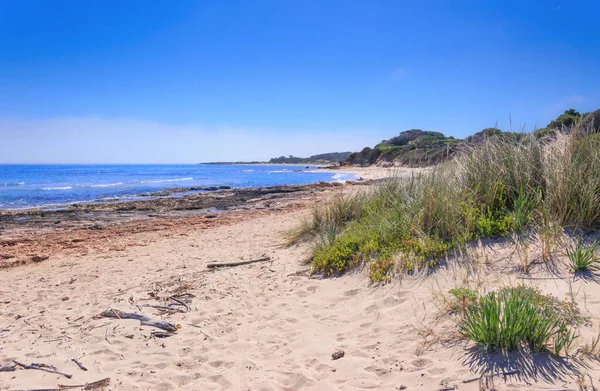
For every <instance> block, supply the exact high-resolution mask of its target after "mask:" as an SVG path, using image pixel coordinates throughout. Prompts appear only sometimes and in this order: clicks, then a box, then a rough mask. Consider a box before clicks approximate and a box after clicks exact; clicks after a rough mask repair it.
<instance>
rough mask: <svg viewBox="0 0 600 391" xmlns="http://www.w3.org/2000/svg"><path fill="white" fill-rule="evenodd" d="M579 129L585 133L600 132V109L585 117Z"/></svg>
mask: <svg viewBox="0 0 600 391" xmlns="http://www.w3.org/2000/svg"><path fill="white" fill-rule="evenodd" d="M577 129H578V130H581V131H583V132H584V133H585V134H592V133H600V109H599V110H596V111H592V112H591V113H589V114H588V115H586V116H585V117H583V119H582V120H581V122H580V123H579V125H577Z"/></svg>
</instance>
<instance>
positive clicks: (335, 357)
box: [331, 350, 346, 360]
mask: <svg viewBox="0 0 600 391" xmlns="http://www.w3.org/2000/svg"><path fill="white" fill-rule="evenodd" d="M344 355H346V353H345V352H344V351H343V350H338V351H337V352H335V353H333V354H332V355H331V359H332V360H339V359H340V358H342V357H344Z"/></svg>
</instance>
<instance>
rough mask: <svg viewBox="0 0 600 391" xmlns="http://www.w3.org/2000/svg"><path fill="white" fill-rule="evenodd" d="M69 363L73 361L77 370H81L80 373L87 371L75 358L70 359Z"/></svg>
mask: <svg viewBox="0 0 600 391" xmlns="http://www.w3.org/2000/svg"><path fill="white" fill-rule="evenodd" d="M71 361H73V362H74V363H75V364H77V366H78V367H79V368H81V370H82V371H87V370H88V369H87V368H86V367H85V366H84V365H83V364H82V363H81V361H79V360H78V359H76V358H72V359H71Z"/></svg>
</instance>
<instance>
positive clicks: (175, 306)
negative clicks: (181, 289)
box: [138, 293, 195, 315]
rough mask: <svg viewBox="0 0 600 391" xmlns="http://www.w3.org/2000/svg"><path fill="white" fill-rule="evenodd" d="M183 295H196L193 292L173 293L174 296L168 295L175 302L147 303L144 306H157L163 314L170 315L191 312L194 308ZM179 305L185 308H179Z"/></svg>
mask: <svg viewBox="0 0 600 391" xmlns="http://www.w3.org/2000/svg"><path fill="white" fill-rule="evenodd" d="M182 297H195V296H194V295H192V294H191V293H180V294H177V295H172V296H169V297H168V299H169V300H173V301H174V302H175V303H171V304H169V305H154V304H146V305H143V306H142V307H150V308H155V309H157V310H160V311H162V313H161V315H163V314H164V313H167V314H169V315H170V314H173V313H175V312H182V313H186V312H190V311H191V310H192V309H191V308H190V306H189V305H188V304H187V303H186V302H185V301H183V300H181V298H182ZM179 307H183V308H179ZM138 308H139V307H138Z"/></svg>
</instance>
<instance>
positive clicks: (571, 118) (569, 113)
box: [548, 109, 582, 129]
mask: <svg viewBox="0 0 600 391" xmlns="http://www.w3.org/2000/svg"><path fill="white" fill-rule="evenodd" d="M581 117H582V115H581V113H580V112H579V111H577V110H575V109H569V110H565V112H564V113H562V114H561V115H559V116H558V118H557V119H555V120H554V121H551V122H550V123H549V124H548V128H550V129H562V128H572V127H573V126H575V125H577V123H578V122H579V121H580V120H581Z"/></svg>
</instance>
